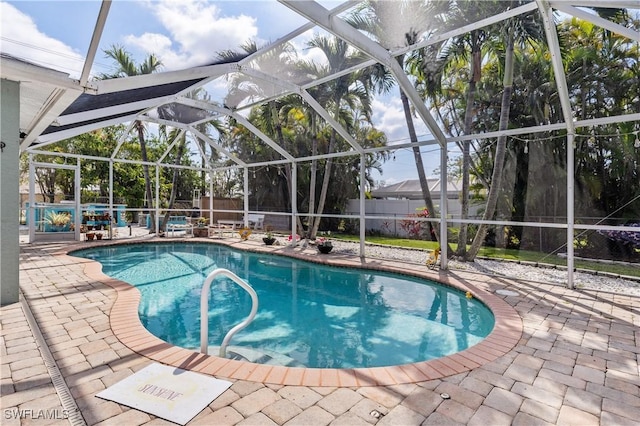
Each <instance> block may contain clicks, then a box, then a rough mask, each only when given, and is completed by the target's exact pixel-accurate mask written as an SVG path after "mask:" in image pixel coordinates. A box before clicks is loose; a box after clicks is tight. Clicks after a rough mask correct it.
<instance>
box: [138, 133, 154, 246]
mask: <svg viewBox="0 0 640 426" xmlns="http://www.w3.org/2000/svg"><path fill="white" fill-rule="evenodd" d="M136 127H137V128H138V140H139V141H140V157H141V159H142V173H143V175H144V187H145V192H146V194H147V204H148V206H147V207H148V208H149V214H150V216H149V217H150V218H151V222H150V223H151V225H150V229H151V231H149V232H150V233H153V232H155V229H156V221H155V211H154V210H153V193H152V192H151V177H150V176H149V165H148V164H147V161H148V158H149V157H148V156H147V144H146V142H145V140H144V127H143V125H142V123H141V122H137V123H136Z"/></svg>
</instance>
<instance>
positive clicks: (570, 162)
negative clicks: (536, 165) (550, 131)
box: [567, 133, 575, 288]
mask: <svg viewBox="0 0 640 426" xmlns="http://www.w3.org/2000/svg"><path fill="white" fill-rule="evenodd" d="M574 156H575V135H574V134H573V133H569V134H568V135H567V286H568V287H569V288H573V284H574V282H573V280H574V274H573V270H574V264H575V262H574V258H573V256H574V254H575V253H574V250H573V238H574V222H575V212H574V206H575V203H574V202H573V201H574V200H573V197H574V196H575V190H574V184H575V182H574V180H575V178H574V174H575V164H574Z"/></svg>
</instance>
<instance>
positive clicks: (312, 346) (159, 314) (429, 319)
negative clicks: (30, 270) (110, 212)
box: [73, 243, 494, 368]
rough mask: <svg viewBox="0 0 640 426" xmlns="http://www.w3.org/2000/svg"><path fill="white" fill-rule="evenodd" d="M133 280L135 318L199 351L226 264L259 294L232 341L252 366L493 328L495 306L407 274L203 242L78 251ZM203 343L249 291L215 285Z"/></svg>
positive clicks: (232, 318)
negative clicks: (254, 356) (203, 317)
mask: <svg viewBox="0 0 640 426" xmlns="http://www.w3.org/2000/svg"><path fill="white" fill-rule="evenodd" d="M73 255H74V256H78V257H85V258H89V259H94V260H97V261H99V262H100V263H101V264H102V266H103V273H104V274H106V275H109V276H111V277H114V278H117V279H118V280H121V281H125V282H127V283H130V284H132V285H134V286H136V287H137V288H138V289H139V290H140V292H141V295H142V297H141V302H140V305H139V315H140V318H141V320H142V323H143V324H144V326H145V327H146V328H147V329H148V330H149V331H150V332H152V333H153V334H155V335H156V336H158V337H160V338H161V339H163V340H165V341H167V342H169V343H171V344H174V345H177V346H181V347H185V348H191V349H196V350H197V348H198V347H199V344H200V342H199V330H200V319H199V302H200V289H201V287H202V283H203V281H204V277H206V275H207V274H208V273H209V272H210V271H212V270H213V269H215V268H219V267H222V268H227V269H229V270H231V271H232V272H234V273H236V274H237V275H239V276H240V277H241V278H243V279H245V280H246V281H248V282H249V283H250V284H251V285H252V286H253V287H254V289H255V290H256V292H257V293H258V296H259V299H260V308H259V311H258V316H257V317H256V319H255V321H254V322H253V323H252V324H251V325H250V326H249V327H247V328H246V329H244V330H242V331H241V332H239V333H238V334H237V335H236V336H235V337H234V338H233V339H232V341H231V345H232V349H233V348H234V347H240V348H247V349H253V350H255V352H257V353H261V354H263V355H264V356H263V357H262V358H261V359H258V360H255V361H256V362H260V361H264V362H282V360H285V361H284V363H285V364H286V365H295V366H305V367H317V368H320V367H322V368H352V367H373V366H388V365H399V364H407V363H413V362H417V361H424V360H429V359H433V358H439V357H442V356H446V355H449V354H452V353H455V352H458V351H461V350H464V349H466V348H467V347H469V346H472V345H475V344H476V343H478V342H480V341H481V340H482V339H483V338H484V337H486V336H487V335H488V334H489V333H490V332H491V330H492V329H493V326H494V318H493V315H492V313H491V311H490V310H489V309H488V308H487V307H486V306H485V305H484V304H482V303H481V302H479V301H478V300H476V299H467V298H466V297H465V294H464V292H461V291H459V290H456V289H452V288H449V287H447V286H443V285H440V284H437V283H434V282H429V281H426V280H423V279H418V278H413V277H409V276H404V275H399V274H391V273H384V272H374V271H369V270H364V269H346V268H337V267H330V266H323V265H318V264H313V263H309V262H304V261H300V260H296V259H291V258H287V257H282V256H275V255H265V254H256V253H250V252H245V251H238V250H233V249H230V248H228V247H225V246H221V245H215V244H205V243H186V244H185V243H177V244H166V243H162V244H140V245H121V246H117V247H103V248H96V249H90V250H82V251H78V252H74V254H73ZM209 306H210V312H209V318H210V323H209V331H210V333H209V342H210V343H211V344H219V342H221V341H222V338H223V337H224V334H226V332H227V331H228V330H229V329H230V328H232V327H233V326H234V325H235V324H237V323H238V322H240V321H242V320H243V319H244V318H245V317H246V315H247V314H248V312H249V310H250V298H249V296H248V295H247V294H246V293H245V292H244V290H242V289H241V288H240V287H238V286H237V285H235V284H233V283H231V281H227V280H225V279H222V280H220V281H216V282H215V283H214V285H213V286H212V289H211V298H210V302H209Z"/></svg>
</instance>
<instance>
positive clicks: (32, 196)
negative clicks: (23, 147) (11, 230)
mask: <svg viewBox="0 0 640 426" xmlns="http://www.w3.org/2000/svg"><path fill="white" fill-rule="evenodd" d="M35 206H36V165H35V163H34V162H33V154H29V208H28V209H27V222H28V223H29V244H31V243H33V242H34V241H35V239H36V209H35Z"/></svg>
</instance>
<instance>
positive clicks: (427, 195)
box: [399, 60, 446, 241]
mask: <svg viewBox="0 0 640 426" xmlns="http://www.w3.org/2000/svg"><path fill="white" fill-rule="evenodd" d="M399 61H400V60H399ZM400 100H401V101H402V107H403V109H404V118H405V120H406V121H407V128H408V130H409V140H410V141H411V143H412V144H413V148H412V149H413V158H414V159H415V162H416V169H417V171H418V179H419V180H420V188H421V189H422V198H423V199H424V203H425V205H426V207H427V210H429V217H434V215H435V211H436V210H435V207H434V205H433V200H432V198H431V192H430V191H429V182H428V181H427V175H426V174H425V172H424V163H423V161H422V154H421V153H420V147H419V146H417V145H415V144H416V143H417V142H418V135H417V134H416V128H415V126H414V124H413V117H412V116H411V107H410V106H409V98H407V95H405V93H404V92H403V91H402V89H400ZM443 185H445V186H446V183H445V184H442V183H441V185H440V186H441V188H443V187H444V186H443ZM428 223H429V234H430V237H431V239H432V240H433V241H438V240H439V238H440V236H439V234H438V227H437V225H434V224H433V223H432V222H428Z"/></svg>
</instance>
